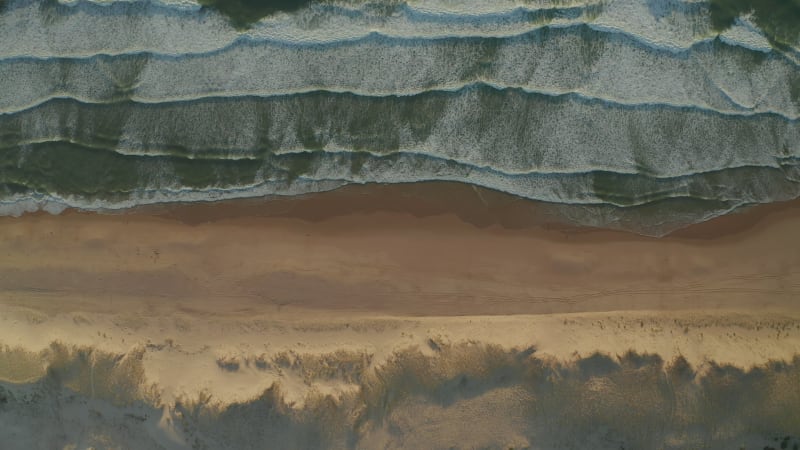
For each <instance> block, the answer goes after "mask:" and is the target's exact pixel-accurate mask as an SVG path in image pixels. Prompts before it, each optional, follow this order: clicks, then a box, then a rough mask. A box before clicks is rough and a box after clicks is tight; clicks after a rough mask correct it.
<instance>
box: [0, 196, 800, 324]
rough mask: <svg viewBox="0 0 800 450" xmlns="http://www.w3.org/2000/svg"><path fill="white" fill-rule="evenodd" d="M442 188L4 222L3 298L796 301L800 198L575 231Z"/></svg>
mask: <svg viewBox="0 0 800 450" xmlns="http://www.w3.org/2000/svg"><path fill="white" fill-rule="evenodd" d="M429 188H430V187H429ZM417 189H419V188H417ZM446 189H454V190H457V188H453V187H452V186H447V187H445V189H444V190H443V191H442V192H435V191H431V190H429V192H431V193H432V194H431V195H430V196H429V197H428V198H427V200H426V201H422V202H418V201H416V200H415V198H420V196H419V195H414V196H410V197H407V198H410V200H408V199H406V200H404V198H406V197H403V191H402V189H396V188H395V190H392V189H386V190H384V191H383V192H380V191H379V195H376V194H375V193H371V194H365V193H364V192H359V191H358V190H351V191H350V192H334V193H328V194H318V195H315V196H312V197H310V198H305V199H297V200H279V201H276V202H268V203H265V202H257V201H241V202H230V203H227V204H224V205H217V204H209V205H200V206H179V207H176V208H169V209H161V210H153V209H150V210H141V211H138V212H135V213H132V214H122V215H103V214H94V213H79V212H74V211H71V212H66V213H64V214H62V215H59V216H50V215H47V214H33V215H26V216H24V217H21V218H2V219H0V254H3V255H5V257H4V258H3V259H2V261H0V292H2V297H3V301H4V302H6V303H17V304H26V305H28V306H33V305H36V307H41V308H45V309H50V308H57V309H61V308H70V307H71V306H70V302H69V301H66V299H67V298H75V297H80V298H81V302H84V303H85V302H95V303H96V304H97V305H98V307H100V308H114V307H117V306H114V307H112V306H110V305H111V302H112V301H114V302H116V303H117V304H118V305H119V304H120V302H133V303H134V304H135V303H136V302H144V303H145V304H148V305H150V307H152V308H156V309H159V310H161V309H164V308H166V309H170V308H189V309H197V310H208V311H214V312H222V313H232V312H235V311H248V310H262V309H265V308H266V309H269V308H272V309H278V308H289V309H302V310H306V309H308V310H317V311H357V312H364V313H372V314H393V315H415V316H428V315H432V316H441V315H446V316H458V315H486V314H542V313H574V312H588V311H615V310H685V309H699V310H707V309H714V310H718V309H727V310H748V311H749V310H753V309H757V310H774V311H783V310H786V311H793V310H797V309H798V307H800V302H798V301H797V299H798V298H800V240H798V239H797V238H796V230H798V229H800V208H798V203H789V204H786V205H780V206H777V205H772V206H767V207H763V208H754V209H753V210H751V211H748V212H745V213H742V214H736V215H732V216H727V217H723V218H720V219H717V220H714V221H711V222H709V223H704V224H701V225H698V226H695V227H690V228H688V229H686V230H682V231H680V232H678V233H676V234H675V235H674V236H668V237H666V238H661V239H655V238H648V237H642V236H637V235H633V234H630V233H624V232H617V231H604V230H595V229H580V228H573V227H569V226H564V225H563V224H558V223H556V222H554V221H551V222H547V221H546V220H548V217H546V216H540V217H537V216H535V215H534V217H536V220H538V221H539V223H536V224H531V223H529V222H528V223H527V225H526V222H525V220H527V219H526V217H525V214H531V212H530V211H531V210H530V209H529V205H522V204H520V203H519V202H516V201H514V200H513V199H507V198H506V199H503V200H504V201H505V203H501V202H498V201H493V204H499V205H500V206H498V207H496V208H494V209H491V208H487V207H485V206H483V204H482V203H481V199H479V198H478V195H477V194H475V195H474V196H472V197H466V196H465V195H462V196H460V197H459V196H455V197H453V195H452V194H453V192H452V191H447V190H446ZM363 190H364V189H362V191H363ZM467 193H469V192H467ZM461 194H464V192H461ZM495 195H498V196H499V197H501V198H502V196H500V195H499V194H495ZM437 196H438V197H437ZM359 197H361V200H358V198H359ZM465 197H466V198H465ZM447 199H452V201H451V202H449V203H448V202H446V201H445V200H447ZM404 202H405V203H406V204H404ZM408 203H411V204H410V205H409V204H408ZM521 206H524V207H526V208H522V207H521ZM553 220H554V219H553ZM503 222H515V225H514V226H509V225H506V226H504V225H502V223H503ZM523 225H526V226H523ZM59 299H61V300H59Z"/></svg>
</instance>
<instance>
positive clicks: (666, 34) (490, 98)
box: [0, 0, 800, 235]
mask: <svg viewBox="0 0 800 450" xmlns="http://www.w3.org/2000/svg"><path fill="white" fill-rule="evenodd" d="M266 3H269V2H266ZM0 5H2V6H0V42H2V43H3V44H2V45H0V214H5V215H18V214H21V213H22V212H25V211H35V210H39V209H44V210H47V211H50V212H59V211H61V210H63V209H64V208H66V207H76V208H81V209H89V210H116V209H124V208H130V207H134V206H137V205H141V204H151V203H162V202H176V201H181V202H186V201H210V200H223V199H228V198H239V197H257V196H266V195H298V194H304V193H310V192H320V191H326V190H331V189H335V188H338V187H341V186H344V185H347V184H354V183H357V184H366V183H413V182H423V181H437V180H441V181H454V182H461V183H469V184H473V185H477V186H482V187H486V188H490V189H495V190H499V191H503V192H507V193H510V194H514V195H517V196H520V197H524V198H527V199H531V200H538V201H545V202H550V203H553V204H557V205H564V208H566V209H565V211H567V209H569V211H570V212H569V213H565V214H566V215H567V216H569V217H570V219H571V220H573V221H575V222H577V223H579V224H584V225H593V226H609V227H623V228H626V229H630V230H632V231H635V232H639V233H644V234H653V235H661V234H664V233H667V232H669V231H672V230H674V229H675V228H677V227H680V226H684V225H686V224H690V223H695V222H699V221H703V220H707V219H709V218H712V217H715V216H718V215H720V214H725V213H727V212H730V211H733V210H736V209H737V208H740V207H743V206H748V205H753V204H760V203H768V202H774V201H782V200H789V199H793V198H796V197H798V196H800V183H798V181H800V169H798V167H800V126H798V124H799V121H800V46H798V45H796V44H792V43H786V42H781V43H778V42H776V41H775V39H774V38H773V37H772V36H770V35H769V33H767V32H765V31H764V30H762V29H760V28H759V26H758V25H757V23H758V20H757V19H758V18H757V17H754V16H753V15H752V14H750V15H747V14H745V15H743V16H741V17H738V18H737V19H736V20H735V21H734V22H733V24H732V26H730V27H727V28H725V29H719V30H715V29H714V27H713V26H712V20H711V12H710V5H709V4H708V3H706V2H702V1H689V0H687V1H679V0H646V1H644V0H610V1H604V2H587V1H531V0H529V1H510V0H508V1H504V0H493V1H478V0H468V1H467V0H464V1H455V0H447V1H445V0H419V1H408V2H400V1H397V0H376V1H358V0H342V1H319V2H311V3H309V4H308V5H306V6H304V7H302V8H299V9H297V8H293V9H292V10H291V11H276V12H273V13H271V14H268V15H266V16H265V17H262V18H260V19H258V18H256V19H258V20H253V21H252V23H248V24H247V26H234V25H241V24H236V23H235V22H234V21H233V19H231V18H230V17H226V16H225V15H224V14H222V13H220V12H219V11H218V10H216V9H213V8H207V7H201V6H200V5H199V4H197V3H194V2H193V1H189V0H181V1H177V0H161V1H137V0H126V1H123V0H103V1H100V0H96V1H87V0H72V1H68V2H67V1H63V2H58V1H55V0H48V1H45V2H37V1H7V2H5V3H2V2H0ZM570 208H571V209H570ZM632 214H633V216H635V217H636V219H635V220H626V221H625V225H624V226H623V225H620V217H622V216H626V217H631V215H632Z"/></svg>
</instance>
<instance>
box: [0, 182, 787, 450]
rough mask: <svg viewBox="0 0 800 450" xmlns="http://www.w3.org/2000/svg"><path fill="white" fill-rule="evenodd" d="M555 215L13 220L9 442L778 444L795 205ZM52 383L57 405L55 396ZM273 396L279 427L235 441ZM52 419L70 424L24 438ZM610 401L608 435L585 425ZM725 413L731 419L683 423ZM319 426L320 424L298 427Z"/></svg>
mask: <svg viewBox="0 0 800 450" xmlns="http://www.w3.org/2000/svg"><path fill="white" fill-rule="evenodd" d="M421 199H423V200H421ZM537 208H538V209H537ZM537 208H531V204H529V203H520V202H518V201H516V200H514V199H513V198H511V197H510V196H504V195H502V194H498V193H492V192H489V191H483V192H481V191H475V190H472V189H471V188H467V187H458V186H450V185H439V186H426V187H424V188H423V187H419V186H415V187H413V188H411V189H405V190H404V188H403V187H402V186H399V187H398V186H395V187H391V188H389V187H373V188H372V189H370V188H365V187H358V188H349V189H346V190H342V191H337V192H332V193H326V194H317V195H313V196H310V197H306V198H300V199H284V200H273V201H270V202H264V201H253V200H248V201H239V202H228V203H225V204H213V205H211V204H209V205H186V206H181V205H172V206H171V207H169V208H149V209H142V210H138V211H132V212H129V213H126V214H117V215H104V214H94V213H80V212H75V211H68V212H65V213H64V214H62V215H59V216H51V215H48V214H32V215H25V216H22V217H20V218H11V217H4V218H0V254H2V255H3V258H1V259H0V323H2V324H3V325H2V327H0V343H1V344H2V345H3V346H4V347H3V348H4V349H5V350H3V351H2V352H0V379H2V380H3V384H2V388H3V389H4V390H3V392H0V394H2V398H3V399H5V400H4V402H3V405H0V410H2V408H6V409H8V410H9V411H10V410H11V408H12V406H13V407H14V408H16V409H14V411H17V415H16V416H15V417H17V418H16V419H15V420H16V422H14V421H10V422H8V423H10V424H11V425H7V426H5V427H0V434H2V438H3V439H5V440H6V442H14V443H15V444H14V445H12V446H11V448H24V446H25V445H38V444H41V443H42V442H45V441H46V442H62V441H63V438H64V436H67V437H68V439H67V440H68V441H70V442H78V443H79V445H78V448H84V447H90V446H96V447H105V448H111V447H113V445H117V444H118V443H120V442H125V443H126V444H130V445H131V446H133V447H135V448H155V447H156V446H161V447H162V448H192V447H194V448H206V447H214V446H215V443H219V442H225V443H226V444H225V445H232V446H233V447H237V448H263V447H259V446H258V445H257V444H256V443H257V442H261V441H259V440H262V441H263V440H264V439H266V440H269V441H270V442H273V443H275V444H274V445H273V446H267V448H318V447H326V448H348V447H355V448H412V447H413V448H449V447H459V448H466V447H476V446H477V447H482V448H484V447H485V448H509V447H515V448H554V447H553V446H559V447H560V448H578V447H579V446H580V445H586V443H587V442H588V443H592V445H593V446H594V447H593V448H618V444H619V442H623V441H624V442H629V443H630V442H634V443H636V444H637V445H639V447H637V448H650V445H651V444H653V443H657V442H667V441H666V440H668V439H671V440H672V441H669V442H673V443H674V445H671V446H669V445H668V446H666V447H665V448H686V447H687V446H688V447H692V446H696V445H700V446H704V447H706V448H731V447H730V446H731V445H745V446H748V447H747V448H750V447H749V446H759V447H758V448H761V447H762V443H763V442H765V441H764V439H766V438H765V437H764V433H765V432H766V431H764V430H767V429H769V430H773V429H774V430H783V429H786V428H785V427H793V426H794V425H795V424H800V416H798V413H797V412H793V413H792V414H790V415H788V416H785V415H783V414H784V413H785V411H789V410H792V408H791V407H789V406H787V408H788V409H786V408H784V409H781V407H780V405H778V407H775V406H774V405H775V403H774V402H773V403H770V402H771V401H773V400H774V399H776V398H781V399H782V400H781V401H782V402H784V403H785V404H786V405H792V404H795V405H796V404H797V403H793V402H797V401H800V392H798V389H797V386H798V384H795V381H796V380H800V367H798V364H797V360H796V359H795V358H796V355H797V354H798V351H799V350H800V302H798V299H800V241H799V240H797V239H795V238H794V236H795V234H796V232H797V230H798V229H800V203H797V202H794V203H788V204H780V205H771V206H766V207H760V208H753V209H752V210H750V211H746V212H743V213H739V214H735V215H731V216H727V217H723V218H720V219H717V220H713V221H710V222H708V223H704V224H702V225H698V226H694V227H690V228H688V229H685V230H681V231H679V232H677V233H675V234H674V235H672V236H668V237H666V238H660V239H655V238H648V237H641V236H637V235H633V234H630V233H623V232H616V231H607V230H594V229H579V228H574V227H569V226H566V225H564V224H561V223H558V221H557V220H556V218H554V217H553V216H549V215H548V213H547V208H546V205H542V206H539V207H537ZM532 211H536V212H535V213H534V212H532ZM775 364H782V366H775ZM684 366H685V367H688V368H686V369H681V367H684ZM776 367H777V368H776ZM781 367H783V368H782V369H781ZM681 370H683V372H681ZM687 371H688V372H687ZM679 372H680V373H683V374H684V375H682V376H684V377H688V378H686V380H689V381H686V383H689V384H687V385H685V386H684V385H683V384H681V383H683V382H678V381H675V379H673V378H674V377H675V376H678V375H675V374H676V373H679ZM547 373H550V374H551V375H546V374H547ZM552 374H557V376H556V378H552V377H553V376H554V375H552ZM687 374H688V375H687ZM758 374H761V375H758ZM665 377H666V378H665ZM670 377H673V378H670ZM753 377H766V378H763V379H764V380H767V381H764V382H763V383H766V384H763V383H762V384H761V385H762V386H765V387H764V389H765V390H756V391H753V393H752V398H750V397H747V401H748V402H749V403H748V405H750V406H752V407H753V408H755V409H756V410H758V411H761V412H759V413H758V414H762V415H764V417H766V418H765V419H764V420H765V421H766V422H764V423H773V424H774V423H778V422H780V421H783V422H780V423H779V425H775V426H774V427H773V428H769V427H768V426H766V425H764V427H765V428H764V427H762V428H763V430H762V429H761V428H759V429H758V430H756V431H753V427H754V426H755V427H756V428H758V426H760V425H758V426H756V425H752V422H747V421H743V420H742V419H741V418H739V417H738V416H736V417H733V416H731V417H728V416H724V415H723V414H722V413H723V412H724V411H727V410H728V409H729V408H730V405H729V404H728V403H725V402H732V401H734V400H732V399H733V398H734V397H738V396H739V395H740V394H735V393H736V392H739V393H741V392H742V391H743V390H746V389H749V388H747V386H749V384H748V383H751V382H753V381H752V380H753V379H754V378H753ZM554 379H557V380H561V381H558V382H555V381H552V380H554ZM681 379H683V378H681ZM458 380H462V381H458ZM531 380H540V381H538V382H533V383H534V384H531V383H532V381H531ZM546 380H550V381H546ZM570 380H571V381H570ZM637 380H638V381H637ZM659 380H661V381H659ZM664 380H666V381H664ZM670 380H672V381H670ZM725 380H727V381H725ZM537 383H545V384H546V383H556V384H555V385H553V386H555V387H553V386H551V388H552V389H550V388H548V389H545V390H537V389H540V388H541V385H540V384H537ZM559 383H561V384H559ZM598 383H599V384H598ZM604 383H605V384H604ZM660 383H667V385H668V386H670V387H669V389H672V391H669V392H672V393H671V394H663V392H667V391H663V390H659V389H661V388H658V386H660V385H661V384H660ZM719 383H722V384H719ZM725 383H727V384H725ZM731 383H732V384H731ZM717 384H719V386H734V388H731V389H732V390H731V391H730V392H731V393H729V394H725V393H724V392H723V393H721V394H720V393H719V392H717V391H714V389H717V388H716V387H715V386H717ZM667 385H665V386H667ZM689 385H691V386H697V387H698V388H697V389H700V391H697V392H701V391H702V392H701V394H702V395H712V394H713V395H720V397H719V401H718V402H717V403H714V404H713V405H712V406H709V408H712V409H713V411H711V410H703V411H700V410H697V409H696V408H695V407H690V406H686V405H688V404H693V403H692V401H694V400H692V399H695V398H696V395H701V394H698V393H697V392H696V391H692V390H691V389H694V388H691V389H689V387H688V386H689ZM531 386H540V387H539V388H534V387H531ZM570 386H571V387H570ZM681 386H683V387H681ZM568 387H569V388H568ZM54 388H55V389H56V392H61V393H60V394H57V395H56V394H53V395H55V397H54V398H55V399H56V400H53V401H56V403H57V405H60V406H53V405H51V404H50V403H46V402H45V403H44V404H43V403H42V401H40V400H36V398H38V397H36V396H35V395H34V393H35V392H39V391H40V390H41V389H51V390H52V389H54ZM684 388H685V389H689V390H687V391H686V392H687V393H685V396H683V395H684V394H680V392H683V391H680V389H684ZM564 389H567V390H566V391H565V390H564ZM570 389H572V390H570ZM652 389H655V390H654V391H651V390H652ZM709 389H711V390H710V391H709ZM720 389H722V388H720ZM623 391H624V392H627V393H625V394H623ZM47 392H51V391H47ZM709 392H710V393H711V394H709ZM714 392H717V394H714ZM720 392H722V391H720ZM726 392H728V391H726ZM734 394H735V395H734ZM76 395H77V397H75V396H76ZM592 395H595V396H597V403H596V404H595V406H593V407H592V408H595V409H591V408H590V409H588V410H584V409H581V408H582V407H581V406H580V405H582V404H584V403H585V402H586V401H589V400H586V399H587V398H590V397H591V396H592ZM619 395H622V397H619V398H630V400H625V401H623V402H622V403H620V404H618V403H614V402H615V401H616V400H615V401H611V400H610V399H613V398H618V397H615V396H619ZM713 395H712V396H713ZM748 395H750V394H748ZM376 396H377V397H376ZM548 396H549V397H548ZM587 396H588V397H587ZM682 396H683V397H682ZM731 396H733V397H731ZM776 396H777V397H776ZM51 397H52V396H51ZM662 397H663V398H662ZM47 398H50V397H47ZM75 398H77V399H78V400H75ZM591 398H593V397H591ZM66 399H71V400H66ZM548 399H549V400H548ZM636 399H638V400H636ZM681 399H683V400H681ZM770 399H772V400H770ZM48 401H49V400H48ZM682 401H686V402H689V403H686V404H683V403H680V402H682ZM58 402H61V403H58ZM70 402H78V403H80V402H84V404H86V403H85V402H88V404H89V405H90V406H91V408H90V409H91V410H92V411H95V413H96V414H95V415H94V416H91V417H89V418H88V419H86V420H87V421H88V423H91V424H93V425H92V426H93V427H94V428H91V427H89V428H90V429H95V430H96V432H95V433H94V434H92V432H87V431H85V429H86V427H85V423H84V422H82V424H83V425H82V426H81V427H74V428H75V429H74V430H73V429H72V428H71V427H70V426H69V423H70V420H72V419H69V418H68V415H69V413H68V411H69V408H71V406H69V405H71V404H72V403H70ZM265 402H266V403H265ZM548 402H549V403H548ZM575 402H577V403H575ZM630 402H634V403H636V405H633V404H632V403H630ZM663 402H667V403H669V404H671V405H672V406H670V407H669V408H672V409H671V411H673V413H672V414H673V415H674V417H672V418H671V419H669V421H667V422H668V423H667V422H663V421H661V422H659V420H661V419H660V415H661V414H662V412H661V411H663V410H664V409H663V408H665V406H664V405H665V403H663ZM674 402H678V403H674ZM590 403H591V402H590ZM784 403H781V404H784ZM266 404H269V405H271V406H269V407H268V409H269V408H271V409H269V410H270V411H273V412H272V413H270V414H276V415H277V416H276V417H278V419H276V420H278V422H276V423H278V425H275V428H274V429H273V428H269V429H268V430H267V431H263V432H261V434H259V433H255V434H252V436H250V437H249V438H247V439H250V440H243V439H245V438H244V437H241V439H240V440H239V441H237V440H236V439H239V438H237V437H236V436H238V434H237V432H236V431H235V430H236V429H238V428H237V427H242V426H243V425H241V423H242V421H245V423H250V422H247V420H251V421H252V420H255V419H253V417H256V416H258V415H259V414H262V412H263V411H262V409H263V408H264V407H265V406H264V405H266ZM762 404H763V405H764V406H763V408H762V407H760V406H758V405H762ZM65 405H66V406H65ZM548 405H549V406H548ZM558 405H561V406H558ZM726 405H727V406H726ZM75 407H77V406H75ZM531 408H533V409H531ZM542 408H546V409H547V408H549V409H548V411H550V412H551V413H552V414H555V416H553V415H552V414H550V413H547V414H545V412H544V410H543V409H542ZM597 408H599V409H597ZM631 408H633V410H635V411H634V412H633V413H632V414H634V416H630V417H628V416H625V414H622V412H623V411H630V410H631ZM637 408H638V409H637ZM693 408H695V409H693ZM758 408H762V409H758ZM775 408H777V409H775ZM768 410H769V411H781V414H782V415H781V416H780V417H779V416H774V415H773V416H770V415H769V414H773V413H768V412H767V411H768ZM19 411H25V412H24V413H19ZM260 411H261V412H260ZM614 411H615V412H614ZM710 411H711V412H710ZM737 411H738V410H737ZM794 411H796V408H795V409H794ZM20 414H21V415H20ZM48 414H50V415H52V414H55V415H56V416H57V417H58V418H59V419H58V420H60V421H61V422H59V423H61V425H60V428H59V429H58V430H56V431H53V432H47V433H44V434H42V435H41V436H24V437H23V436H21V435H19V433H17V434H15V432H14V430H15V429H23V428H25V427H28V426H31V423H38V422H36V421H37V420H41V421H44V422H42V423H43V424H44V423H45V422H47V421H48V420H51V419H52V417H51V416H49V415H48ZM596 414H600V416H602V417H605V418H606V419H603V420H611V422H608V423H607V424H606V425H605V426H606V428H608V429H609V430H611V431H608V433H607V434H605V435H596V436H595V435H593V434H592V435H591V436H589V435H586V433H589V432H590V431H587V430H594V429H595V428H594V427H593V425H592V426H590V424H591V423H592V420H595V419H592V417H595V416H596ZM704 414H706V415H708V414H711V415H712V416H713V414H719V415H720V416H719V418H717V419H714V420H713V421H712V422H713V424H712V425H713V426H709V427H707V428H703V429H702V430H700V431H698V430H693V431H692V430H691V429H690V428H691V427H689V428H687V427H688V425H687V423H691V421H692V420H700V419H699V417H701V416H703V415H704ZM737 414H738V413H737ZM775 414H777V413H775ZM734 415H735V414H734ZM233 416H235V417H236V420H234V419H233V418H232V417H233ZM600 416H597V417H600ZM612 416H614V417H616V416H618V419H619V420H620V421H629V422H630V421H636V420H638V421H640V422H636V423H638V424H639V425H640V426H641V427H644V428H643V429H645V430H650V428H652V427H654V426H655V425H654V424H655V423H659V425H658V427H661V428H659V430H660V431H658V432H656V431H652V430H655V428H652V430H650V431H647V432H642V433H640V434H636V433H633V434H631V433H632V432H631V431H624V430H625V429H626V428H625V427H624V426H623V425H622V423H623V422H619V423H617V422H614V420H617V419H608V417H612ZM723 416H724V417H723ZM48 417H50V419H48ZM226 417H227V419H226ZM493 417H494V418H495V419H492V418H493ZM552 417H560V419H558V420H561V421H562V422H564V423H570V424H571V425H570V426H568V427H566V426H561V427H558V426H556V427H553V422H551V420H556V419H553V418H552ZM748 417H749V416H748ZM535 418H538V419H536V420H534V419H535ZM548 418H549V419H548ZM692 418H695V419H692ZM52 420H55V419H52ZM76 420H77V419H76ZM709 420H710V419H709ZM26 421H27V422H26ZM31 421H33V422H31ZM281 421H283V422H281ZM476 421H478V422H476ZM770 421H771V422H770ZM776 421H778V422H776ZM12 422H13V423H12ZM612 422H613V423H612ZM717 422H719V423H717ZM47 423H50V422H47ZM280 423H283V424H284V425H280ZM470 423H473V424H474V423H480V426H477V425H475V426H469V424H470ZM742 423H749V424H750V425H747V426H746V427H745V426H744V425H741V424H742ZM759 423H760V422H759ZM547 424H550V425H547ZM737 424H739V425H737ZM273 425H274V424H273ZM279 425H280V426H279ZM740 425H741V426H740ZM42 426H44V425H42ZM548 426H549V427H550V428H549V430H550V431H547V427H548ZM115 427H116V428H115ZM120 427H121V428H120ZM297 427H300V428H297ZM302 427H311V428H313V429H314V430H315V431H314V433H317V434H313V436H317V437H316V438H314V439H317V440H313V439H312V441H302V442H301V441H297V439H298V436H305V434H303V433H305V432H300V431H298V429H303V430H305V428H302ZM542 427H544V428H542ZM648 427H650V428H648ZM726 427H727V428H726ZM743 427H744V428H743ZM340 428H341V430H349V431H347V432H340V431H341V430H340ZM76 430H78V431H76ZM80 430H83V431H80ZM98 430H99V431H98ZM110 430H116V431H110ZM120 430H122V431H120ZM287 430H289V431H287ZM337 430H338V431H337ZM398 430H400V431H398ZM615 430H616V431H615ZM620 430H623V431H620ZM709 430H711V431H709ZM131 433H133V434H136V433H138V434H137V436H138V437H137V438H136V439H133V438H131V437H130V436H132V434H131ZM264 433H266V434H264ZM342 433H344V434H342ZM581 433H583V434H581ZM591 433H594V431H591ZM614 433H617V434H614ZM620 433H622V434H620ZM625 433H628V434H625ZM400 436H404V437H402V439H401V437H400ZM575 436H578V437H575ZM587 436H588V437H587ZM573 438H574V439H573ZM782 438H783V436H781V439H782ZM26 439H27V440H26ZM47 439H50V441H47ZM570 439H573V440H570ZM575 439H578V440H575ZM770 439H771V437H770ZM792 439H795V438H794V437H792ZM237 442H238V444H236V443H237ZM558 442H561V443H562V444H563V445H562V444H558ZM787 442H788V444H787V445H790V444H791V443H792V442H794V441H791V440H789V441H787ZM103 443H105V445H103ZM82 445H83V446H82ZM737 448H738V447H737Z"/></svg>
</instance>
